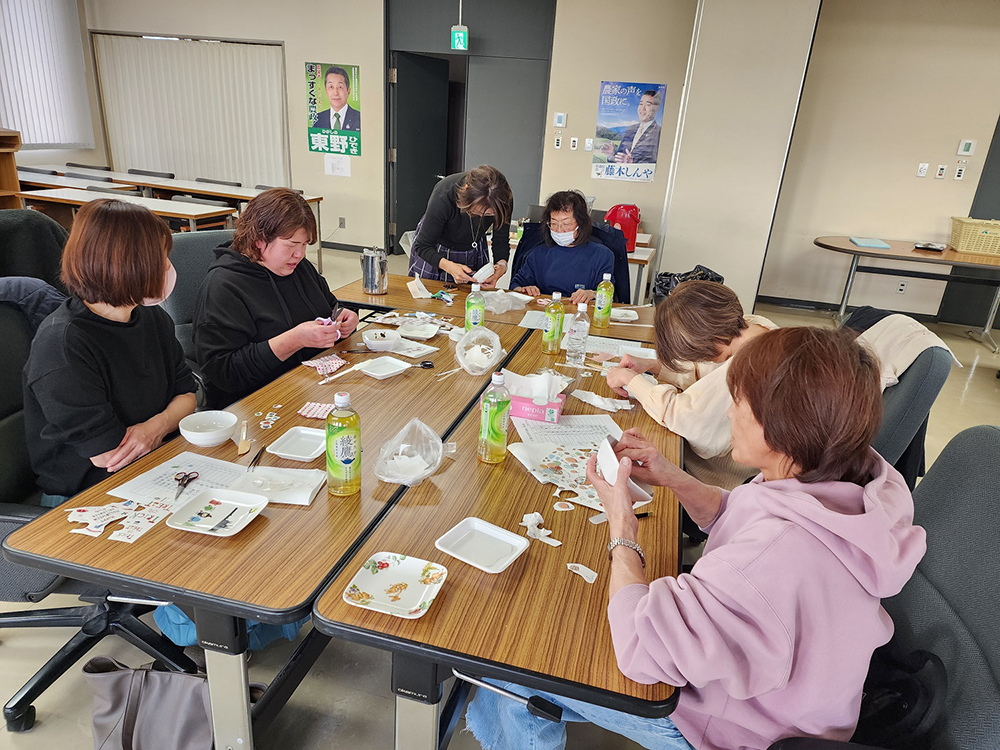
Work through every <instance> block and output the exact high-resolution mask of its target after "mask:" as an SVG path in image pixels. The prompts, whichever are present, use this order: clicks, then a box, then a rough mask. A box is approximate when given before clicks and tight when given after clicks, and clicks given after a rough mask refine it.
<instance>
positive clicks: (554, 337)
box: [542, 292, 565, 354]
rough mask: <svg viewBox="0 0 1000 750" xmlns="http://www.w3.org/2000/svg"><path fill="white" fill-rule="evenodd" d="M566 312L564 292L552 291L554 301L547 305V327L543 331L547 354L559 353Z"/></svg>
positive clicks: (543, 342)
mask: <svg viewBox="0 0 1000 750" xmlns="http://www.w3.org/2000/svg"><path fill="white" fill-rule="evenodd" d="M564 312H565V308H564V307H563V303H562V292H552V301H551V302H550V303H549V304H547V305H546V306H545V328H544V330H543V331H542V352H544V353H545V354H558V353H559V348H560V345H561V344H562V327H563V313H564Z"/></svg>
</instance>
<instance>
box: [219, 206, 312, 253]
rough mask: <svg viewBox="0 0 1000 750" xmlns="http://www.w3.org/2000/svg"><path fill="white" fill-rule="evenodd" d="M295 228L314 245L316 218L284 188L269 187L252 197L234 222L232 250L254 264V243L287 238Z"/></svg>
mask: <svg viewBox="0 0 1000 750" xmlns="http://www.w3.org/2000/svg"><path fill="white" fill-rule="evenodd" d="M299 229H305V230H306V232H308V234H309V244H310V245H311V244H313V243H314V242H316V217H315V216H313V212H312V209H310V208H309V204H308V203H306V201H305V199H304V198H303V197H302V196H301V195H299V194H298V193H296V192H295V191H294V190H289V189H288V188H271V189H270V190H265V191H264V192H263V193H261V194H260V195H258V196H256V197H255V198H253V199H252V200H251V201H250V202H249V203H247V207H246V208H245V209H243V213H241V214H240V218H239V219H238V220H237V222H236V233H235V234H234V235H233V250H235V251H236V252H238V253H240V254H241V255H244V256H246V257H247V258H249V259H250V260H252V261H254V262H255V263H256V262H257V261H259V260H260V258H261V254H260V248H259V247H257V243H258V242H262V243H263V244H264V246H265V247H266V246H268V245H270V244H271V243H272V242H274V241H275V240H276V239H278V238H279V237H283V238H284V237H291V236H292V235H293V234H295V232H297V231H298V230H299Z"/></svg>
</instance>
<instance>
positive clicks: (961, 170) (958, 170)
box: [954, 167, 965, 180]
mask: <svg viewBox="0 0 1000 750" xmlns="http://www.w3.org/2000/svg"><path fill="white" fill-rule="evenodd" d="M954 179H956V180H962V179H965V167H955V177H954Z"/></svg>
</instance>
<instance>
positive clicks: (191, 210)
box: [17, 186, 236, 219]
mask: <svg viewBox="0 0 1000 750" xmlns="http://www.w3.org/2000/svg"><path fill="white" fill-rule="evenodd" d="M102 187H103V186H102ZM17 195H18V197H20V198H25V199H27V200H35V201H46V202H48V203H66V204H69V205H72V206H82V205H83V204H84V203H90V202H91V201H96V200H101V199H103V198H113V199H114V200H118V201H126V202H128V203H135V204H136V205H139V206H145V207H146V208H148V209H149V210H150V211H152V212H153V213H154V214H156V215H157V216H169V217H171V218H175V219H211V218H214V217H216V216H230V215H232V214H234V213H236V209H235V208H232V207H230V206H226V207H222V206H205V205H200V204H198V203H184V202H182V201H165V200H162V199H160V198H143V197H141V196H136V195H111V194H110V193H97V192H94V191H91V190H77V189H76V188H52V189H51V190H28V191H22V192H20V193H18V194H17Z"/></svg>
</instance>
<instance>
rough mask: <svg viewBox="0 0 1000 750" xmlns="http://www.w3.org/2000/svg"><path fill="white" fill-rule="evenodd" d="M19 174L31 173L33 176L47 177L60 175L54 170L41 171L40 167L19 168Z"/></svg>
mask: <svg viewBox="0 0 1000 750" xmlns="http://www.w3.org/2000/svg"><path fill="white" fill-rule="evenodd" d="M17 171H18V172H31V173H32V174H47V175H58V174H59V173H58V172H57V171H56V170H54V169H40V168H39V167H20V166H19V167H18V168H17Z"/></svg>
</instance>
